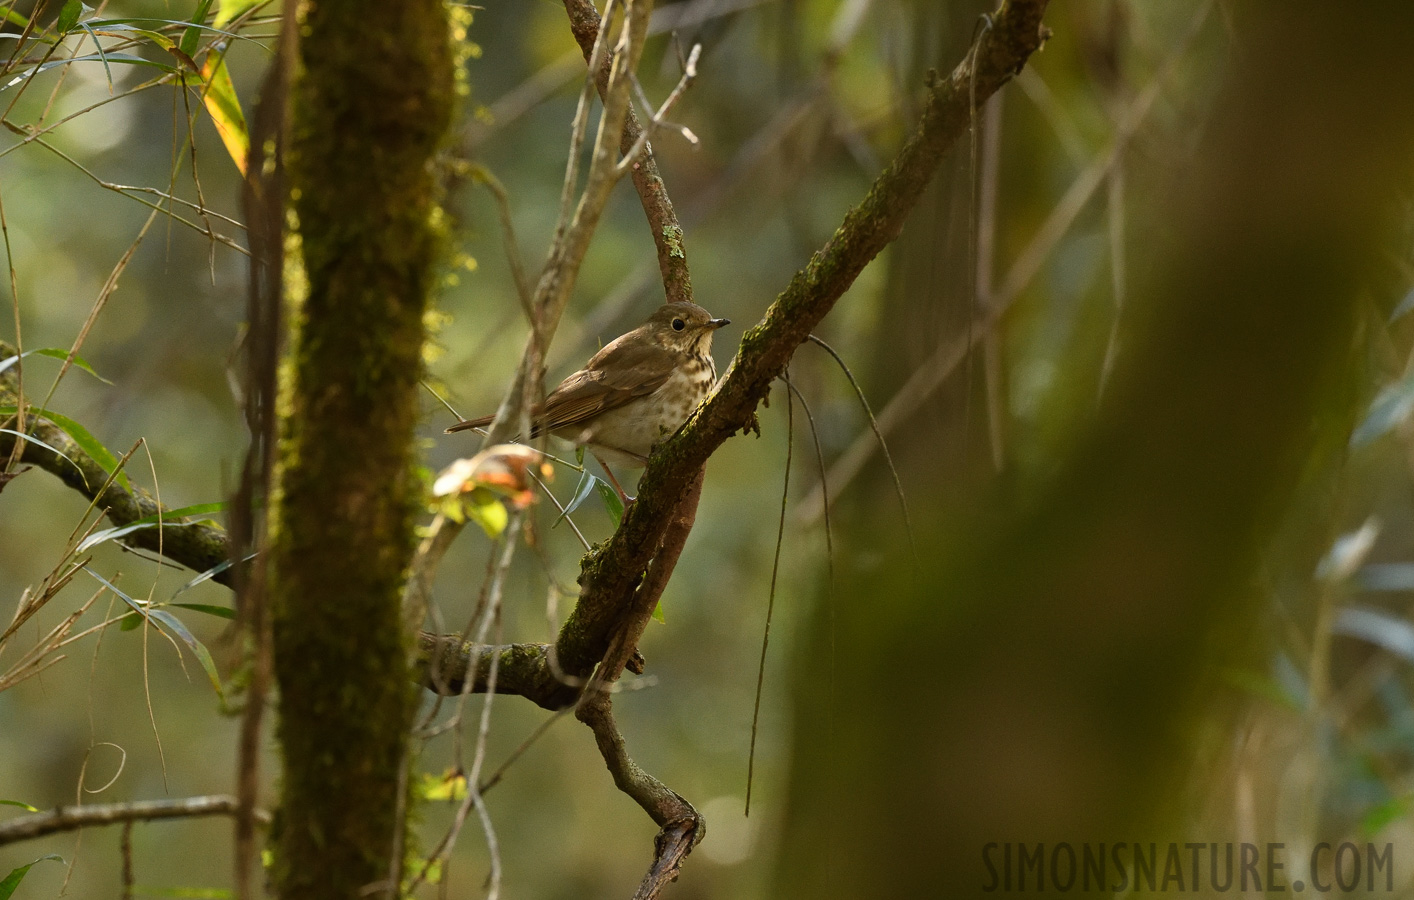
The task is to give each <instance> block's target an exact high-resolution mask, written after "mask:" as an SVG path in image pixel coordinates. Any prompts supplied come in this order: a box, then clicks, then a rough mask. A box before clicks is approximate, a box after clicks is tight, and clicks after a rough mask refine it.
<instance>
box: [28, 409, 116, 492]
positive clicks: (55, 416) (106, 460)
mask: <svg viewBox="0 0 1414 900" xmlns="http://www.w3.org/2000/svg"><path fill="white" fill-rule="evenodd" d="M18 412H19V410H18V409H16V408H15V407H13V406H0V416H13V415H16V414H17V413H18ZM27 414H28V415H34V416H39V417H41V418H44V419H48V420H49V421H50V422H53V423H54V424H55V425H56V426H58V428H59V430H60V431H62V432H64V433H65V434H67V435H68V436H69V437H70V438H72V439H73V441H74V443H75V444H78V445H79V449H80V450H82V451H83V452H84V453H87V454H88V455H89V458H91V459H92V460H93V461H94V462H96V463H98V464H99V465H100V466H102V467H103V471H105V472H107V473H108V474H110V475H111V474H113V472H114V471H116V470H117V469H118V457H116V456H114V455H113V454H112V453H111V452H110V451H109V450H108V448H107V447H105V446H103V444H102V443H101V442H100V441H99V440H98V438H96V437H94V436H93V435H91V434H89V432H88V429H87V428H84V427H83V426H82V425H80V424H79V423H78V422H75V421H74V420H73V419H70V418H69V417H68V416H63V415H60V414H59V413H56V412H51V411H50V410H47V409H41V408H40V407H38V406H31V407H29V409H28V410H27ZM117 481H118V483H119V484H120V485H122V486H123V489H124V490H128V491H131V490H132V489H133V486H132V483H131V482H130V481H128V476H127V473H125V472H121V471H119V472H118V477H117Z"/></svg>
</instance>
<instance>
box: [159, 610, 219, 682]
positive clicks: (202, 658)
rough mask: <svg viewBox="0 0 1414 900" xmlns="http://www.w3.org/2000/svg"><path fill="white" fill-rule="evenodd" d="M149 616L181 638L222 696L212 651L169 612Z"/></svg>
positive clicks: (161, 611)
mask: <svg viewBox="0 0 1414 900" xmlns="http://www.w3.org/2000/svg"><path fill="white" fill-rule="evenodd" d="M149 615H151V616H152V618H154V619H156V620H157V621H158V622H160V623H162V625H163V626H165V627H166V629H167V630H168V631H169V632H171V633H172V634H175V635H176V636H177V637H179V638H181V640H182V643H184V644H186V645H187V646H188V647H189V648H191V652H192V655H193V656H195V657H196V658H197V661H198V662H200V663H201V667H202V668H203V669H205V670H206V677H207V678H209V679H211V686H212V687H214V688H215V689H216V694H217V696H222V694H221V675H220V673H218V672H217V671H216V662H215V660H213V659H212V658H211V651H209V650H207V649H206V645H205V644H203V643H202V642H201V641H198V640H197V639H196V636H195V635H193V634H192V633H191V632H190V631H188V630H187V626H185V625H183V624H182V620H181V619H178V618H177V617H176V616H174V615H172V614H171V613H169V612H166V611H165V610H161V609H154V610H151V611H150V613H149Z"/></svg>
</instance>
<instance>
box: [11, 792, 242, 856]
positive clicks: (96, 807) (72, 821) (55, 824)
mask: <svg viewBox="0 0 1414 900" xmlns="http://www.w3.org/2000/svg"><path fill="white" fill-rule="evenodd" d="M235 811H236V798H235V797H232V796H230V795H226V794H217V795H212V796H206V797H184V798H182V799H179V800H136V801H133V802H131V803H103V804H91V805H84V806H60V807H56V808H55V809H52V810H49V811H47V812H41V813H34V814H33V815H28V816H19V817H18V818H14V819H8V820H6V821H4V822H0V845H4V844H13V843H15V842H17V841H27V840H32V839H33V838H40V837H45V836H46V835H51V834H59V833H61V832H65V831H77V830H78V829H80V828H89V827H91V826H97V825H114V824H117V823H120V822H149V821H155V820H158V819H189V818H196V817H199V816H229V815H234V814H235ZM256 820H257V821H259V822H260V824H262V825H268V824H270V814H269V813H268V812H265V811H264V810H256Z"/></svg>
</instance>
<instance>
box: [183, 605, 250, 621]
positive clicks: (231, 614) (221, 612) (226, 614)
mask: <svg viewBox="0 0 1414 900" xmlns="http://www.w3.org/2000/svg"><path fill="white" fill-rule="evenodd" d="M167 605H168V606H179V607H181V608H182V609H190V610H193V611H194V612H203V613H206V614H207V615H208V616H217V617H219V618H222V619H234V618H235V617H236V611H235V610H234V609H231V608H230V607H229V606H212V605H211V604H209V603H169V604H167Z"/></svg>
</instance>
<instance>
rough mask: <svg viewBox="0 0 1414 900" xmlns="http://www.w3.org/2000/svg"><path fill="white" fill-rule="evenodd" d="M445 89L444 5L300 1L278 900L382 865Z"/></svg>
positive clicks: (308, 894)
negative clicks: (298, 281)
mask: <svg viewBox="0 0 1414 900" xmlns="http://www.w3.org/2000/svg"><path fill="white" fill-rule="evenodd" d="M452 97H453V90H452V78H451V62H450V48H449V43H448V26H447V22H446V18H445V12H444V10H443V5H442V3H441V2H439V0H407V2H402V3H396V4H391V5H389V4H381V3H372V2H368V0H314V2H310V3H308V4H306V7H305V15H304V28H303V33H302V43H301V49H300V66H299V70H298V72H297V74H296V80H295V83H294V87H293V93H292V98H291V103H292V110H291V112H292V120H291V121H292V125H291V129H292V137H291V153H290V158H289V169H290V184H291V188H292V191H293V196H294V198H295V200H294V209H295V212H296V213H297V215H298V219H299V231H300V238H301V254H302V259H303V266H304V272H305V275H306V278H307V295H306V297H305V298H304V300H303V302H302V303H299V304H297V305H296V307H295V312H294V323H295V334H294V339H293V342H292V349H291V356H292V359H290V360H289V371H288V383H287V384H286V386H285V390H284V394H285V396H284V398H283V400H282V403H281V407H282V412H283V413H284V415H283V422H282V429H281V439H280V447H279V469H278V473H277V489H276V491H277V494H276V495H277V500H276V502H275V522H274V531H273V536H272V546H271V567H272V568H271V603H272V615H273V627H274V643H275V663H276V677H277V680H278V684H279V688H280V724H279V737H280V742H281V745H282V747H283V750H284V777H283V779H282V784H283V791H282V798H281V807H280V815H279V821H278V822H277V833H276V835H275V841H274V847H275V868H274V872H273V880H274V884H275V887H276V891H277V893H278V895H279V896H281V897H284V898H315V897H319V898H324V897H329V898H333V897H337V898H353V897H358V896H361V895H365V893H364V892H365V890H366V889H368V888H369V887H370V886H373V885H375V884H376V883H377V882H379V881H381V880H383V879H385V878H386V877H387V873H388V870H389V868H388V867H389V860H388V854H389V851H390V849H391V848H392V846H393V833H394V821H395V818H396V815H397V810H398V771H399V765H400V761H401V759H402V757H403V752H404V745H405V742H406V736H407V730H408V725H409V722H410V720H411V716H412V713H413V710H414V690H413V688H412V686H411V680H410V673H409V670H408V662H407V660H408V652H407V646H406V635H405V632H404V629H403V627H402V622H401V618H400V614H399V597H400V591H401V587H402V582H403V578H404V573H405V570H406V568H407V565H408V561H409V559H410V557H411V554H412V550H413V546H414V534H413V527H414V521H415V520H414V515H415V512H416V510H417V500H418V496H419V491H418V487H417V484H416V482H415V480H414V477H413V473H412V462H413V456H414V454H413V428H414V425H415V423H416V419H417V412H418V404H417V385H418V378H419V375H420V371H421V349H422V342H423V326H422V319H423V312H424V309H425V307H426V297H427V293H428V289H429V287H430V286H431V284H432V279H433V275H432V261H433V256H434V253H435V250H436V244H437V239H436V233H435V229H434V227H433V218H432V214H433V212H434V210H435V200H434V196H433V195H434V183H433V179H432V177H431V167H430V162H431V159H432V155H433V153H434V151H435V150H436V149H437V146H438V144H439V142H440V141H441V139H442V137H443V134H444V132H445V130H446V127H447V124H448V120H449V116H450V109H451V103H452Z"/></svg>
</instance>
